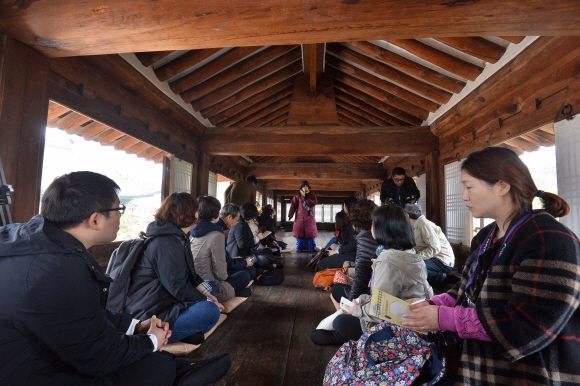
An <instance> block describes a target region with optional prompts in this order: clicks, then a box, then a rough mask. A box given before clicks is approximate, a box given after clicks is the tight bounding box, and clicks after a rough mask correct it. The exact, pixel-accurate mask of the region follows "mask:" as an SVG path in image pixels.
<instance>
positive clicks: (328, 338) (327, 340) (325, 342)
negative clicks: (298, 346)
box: [310, 330, 345, 346]
mask: <svg viewBox="0 0 580 386" xmlns="http://www.w3.org/2000/svg"><path fill="white" fill-rule="evenodd" d="M310 340H312V342H313V343H314V344H317V345H319V346H334V345H339V344H343V343H344V342H345V341H344V340H342V339H340V338H339V337H338V336H337V334H336V333H335V332H334V331H329V330H314V331H312V332H311V333H310Z"/></svg>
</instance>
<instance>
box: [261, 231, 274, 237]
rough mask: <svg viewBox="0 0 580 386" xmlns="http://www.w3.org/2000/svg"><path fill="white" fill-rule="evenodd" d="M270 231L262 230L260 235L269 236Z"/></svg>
mask: <svg viewBox="0 0 580 386" xmlns="http://www.w3.org/2000/svg"><path fill="white" fill-rule="evenodd" d="M271 233H272V232H270V231H264V232H262V237H268V236H270V234H271Z"/></svg>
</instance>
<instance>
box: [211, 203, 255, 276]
mask: <svg viewBox="0 0 580 386" xmlns="http://www.w3.org/2000/svg"><path fill="white" fill-rule="evenodd" d="M239 219H240V207H239V206H237V205H236V204H232V203H229V204H225V205H224V207H223V208H222V210H221V211H220V219H219V221H218V222H217V225H218V226H219V227H220V228H221V229H222V231H223V232H224V239H225V240H224V250H225V253H226V265H227V270H228V275H233V274H234V273H236V272H238V271H248V273H249V274H250V278H251V279H255V278H256V268H255V267H252V265H253V264H252V259H251V258H250V257H246V258H242V257H241V256H234V257H233V258H232V257H231V256H230V253H229V252H228V250H227V248H226V247H227V245H226V244H227V240H228V238H229V234H230V229H232V228H233V227H234V226H235V225H236V224H237V223H238V220H239Z"/></svg>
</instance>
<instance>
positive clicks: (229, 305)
mask: <svg viewBox="0 0 580 386" xmlns="http://www.w3.org/2000/svg"><path fill="white" fill-rule="evenodd" d="M246 299H248V298H242V297H238V296H236V297H235V298H231V299H229V300H226V301H225V302H223V303H222V304H223V305H224V307H225V308H224V309H223V310H222V314H229V313H230V312H232V311H233V310H234V309H235V308H236V307H237V306H239V305H240V304H242V303H243V302H245V301H246Z"/></svg>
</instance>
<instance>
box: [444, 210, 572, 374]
mask: <svg viewBox="0 0 580 386" xmlns="http://www.w3.org/2000/svg"><path fill="white" fill-rule="evenodd" d="M513 222H514V223H515V220H514V221H513ZM512 224H513V223H512ZM495 225H496V224H495V222H494V223H492V224H490V225H488V226H486V227H485V228H483V229H482V230H481V231H479V233H478V234H477V235H476V236H475V237H474V238H473V240H472V242H471V255H470V256H469V257H468V259H467V261H466V262H465V267H464V269H463V273H462V279H461V280H460V281H459V282H458V283H457V284H456V285H455V287H454V288H453V289H452V290H450V291H449V292H448V294H449V295H451V296H453V297H455V298H456V304H457V305H462V306H467V305H468V302H467V298H466V296H465V295H466V291H467V293H468V294H470V296H471V297H472V298H473V299H474V300H475V310H476V311H477V316H478V318H479V321H480V322H481V325H482V326H483V328H484V329H485V332H486V333H487V335H488V336H489V338H490V339H491V342H488V341H481V340H476V339H466V340H464V343H463V354H462V355H461V362H460V365H459V372H458V376H457V379H456V381H457V382H458V384H459V383H461V384H466V385H491V384H497V383H498V379H502V381H501V383H502V384H513V385H515V384H518V382H519V383H521V381H522V380H524V379H525V380H526V383H529V384H536V385H549V384H559V385H578V383H579V380H580V367H579V366H578V356H579V355H580V310H579V309H578V304H579V301H580V288H579V286H578V283H579V282H580V244H579V243H578V237H577V236H576V235H575V234H574V233H572V231H571V230H570V229H568V228H566V227H565V226H564V225H563V224H561V223H560V222H558V221H557V220H556V219H554V218H553V217H552V216H550V215H549V214H548V213H546V212H544V211H541V210H540V211H534V214H533V215H532V216H531V217H530V218H529V219H527V220H526V221H525V222H524V223H523V224H521V225H520V226H519V227H518V228H517V229H516V231H515V232H514V233H513V234H512V235H511V237H510V240H509V242H508V243H507V245H506V246H505V248H504V249H503V253H502V254H501V256H500V257H499V258H498V259H497V261H496V263H495V265H493V266H491V265H492V264H491V263H492V261H493V260H494V258H495V256H496V254H497V252H498V250H499V249H500V248H502V247H503V239H501V240H500V241H498V242H496V243H495V244H493V245H492V246H491V247H490V248H488V249H487V250H486V251H485V252H484V253H483V254H482V255H481V256H480V257H479V259H478V264H477V265H476V264H475V259H476V257H477V255H478V250H479V247H480V245H481V244H482V243H483V241H484V239H485V237H486V236H487V234H488V233H489V231H490V230H491V229H492V228H493V227H494V226H495ZM473 270H475V275H474V279H473V280H472V284H471V285H470V286H469V287H468V289H467V290H466V289H465V287H466V284H467V282H468V280H469V277H470V276H471V273H472V271H473ZM486 273H487V275H486ZM479 291H481V292H479ZM482 363H485V366H484V367H482V366H480V365H479V364H482Z"/></svg>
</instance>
